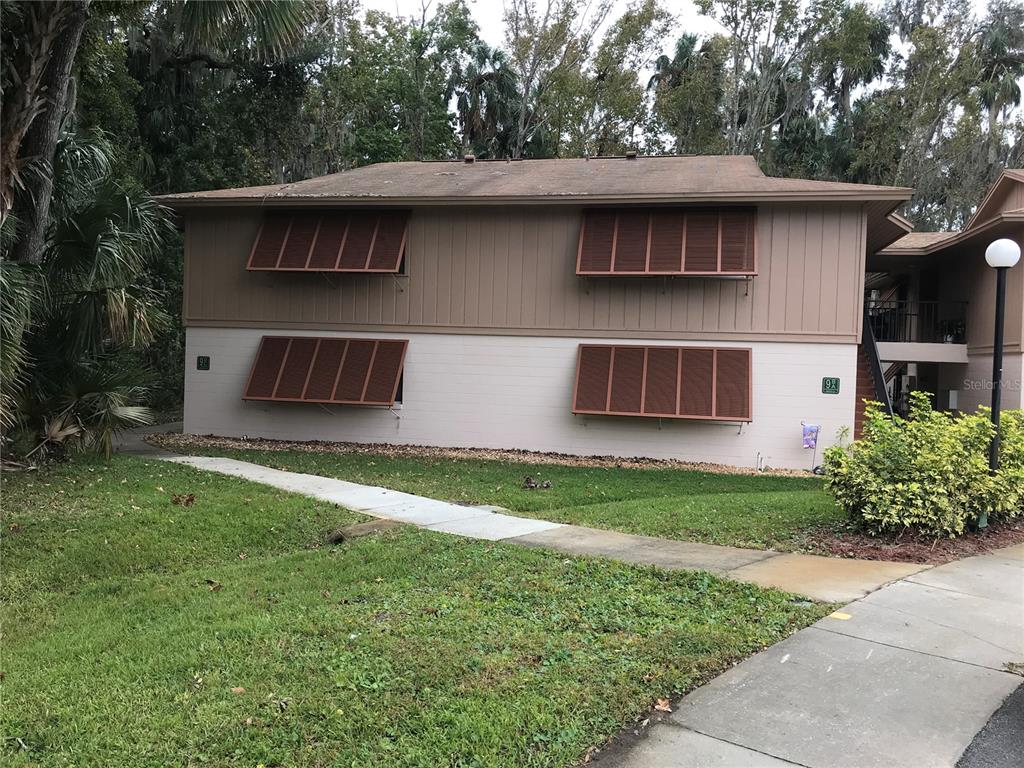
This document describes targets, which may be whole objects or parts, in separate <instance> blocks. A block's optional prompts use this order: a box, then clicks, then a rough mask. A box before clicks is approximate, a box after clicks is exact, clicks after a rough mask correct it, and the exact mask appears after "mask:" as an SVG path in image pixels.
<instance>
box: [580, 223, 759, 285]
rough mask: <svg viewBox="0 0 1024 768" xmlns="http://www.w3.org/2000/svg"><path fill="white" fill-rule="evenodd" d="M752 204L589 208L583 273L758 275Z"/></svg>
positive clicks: (583, 230) (582, 242) (582, 243)
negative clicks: (745, 205) (744, 205)
mask: <svg viewBox="0 0 1024 768" xmlns="http://www.w3.org/2000/svg"><path fill="white" fill-rule="evenodd" d="M754 226H755V209H753V208H592V209H588V210H586V211H584V213H583V225H582V227H581V229H580V239H579V247H578V254H577V261H576V274H578V275H619V276H623V275H634V276H642V275H692V276H700V275H708V276H714V275H753V274H755V273H756V270H757V265H756V255H755V230H754Z"/></svg>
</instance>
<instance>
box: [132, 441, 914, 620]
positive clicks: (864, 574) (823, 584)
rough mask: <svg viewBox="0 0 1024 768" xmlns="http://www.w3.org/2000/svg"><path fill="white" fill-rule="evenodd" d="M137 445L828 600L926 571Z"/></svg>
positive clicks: (432, 515) (535, 540) (512, 534)
mask: <svg viewBox="0 0 1024 768" xmlns="http://www.w3.org/2000/svg"><path fill="white" fill-rule="evenodd" d="M139 450H140V451H141V452H142V455H145V456H147V457H151V458H161V459H165V460H168V461H174V462H177V463H179V464H186V465H188V466H191V467H195V468H197V469H204V470H207V471H210V472H219V473H221V474H225V475H232V476H234V477H241V478H244V479H246V480H250V481H252V482H256V483H263V484H265V485H271V486H274V487H275V488H281V489H282V490H286V491H292V492H294V493H300V494H303V495H306V496H310V497H312V498H316V499H320V500H322V501H328V502H331V503H333V504H339V505H341V506H343V507H347V508H349V509H353V510H356V511H358V512H362V513H364V514H367V515H370V516H372V517H379V518H383V519H387V520H397V521H399V522H402V523H408V524H410V525H416V526H419V527H420V528H426V529H428V530H431V531H439V532H441V533H450V534H454V535H456V536H467V537H470V538H475V539H486V540H489V541H507V542H510V543H513V544H519V545H522V546H530V547H543V548H546V549H556V550H559V551H562V552H567V553H570V554H574V555H590V556H598V557H608V558H611V559H615V560H622V561H625V562H630V563H638V564H644V565H654V566H658V567H660V568H668V569H698V570H707V571H713V572H715V573H718V574H720V575H722V576H727V577H728V578H732V579H737V580H739V581H749V582H752V583H755V584H759V585H761V586H766V587H776V588H778V589H783V590H786V591H788V592H794V593H796V594H800V595H805V596H807V597H810V598H812V599H814V600H822V601H826V602H847V601H849V600H855V599H856V598H858V597H862V596H864V595H866V594H868V593H869V592H871V591H873V590H875V589H877V588H878V587H880V586H882V585H883V584H888V583H889V582H891V581H894V580H896V579H900V578H903V577H905V576H908V575H910V574H912V573H917V572H919V571H921V570H923V569H924V568H925V566H922V565H915V564H912V563H888V562H881V561H877V560H848V559H839V558H832V557H817V556H814V555H798V554H783V553H779V552H771V551H762V550H756V549H740V548H737V547H722V546H716V545H713V544H701V543H697V542H690V541H672V540H667V539H657V538H652V537H650V536H636V535H633V534H628V533H620V532H618V531H606V530H597V529H594V528H585V527H582V526H577V525H563V524H561V523H552V522H548V521H546V520H535V519H532V518H525V517H516V516H515V515H511V514H505V512H506V510H497V509H496V508H494V507H486V506H483V507H471V506H464V505H460V504H453V503H450V502H446V501H438V500H436V499H428V498H424V497H422V496H415V495H413V494H411V493H402V492H400V491H392V490H389V489H387V488H379V487H375V486H367V485H359V484H356V483H349V482H346V481H344V480H335V479H333V478H329V477H321V476H319V475H307V474H302V473H298V472H285V471H282V470H279V469H272V468H270V467H265V466H263V465H260V464H253V463H251V462H247V461H237V460H235V459H226V458H219V457H213V456H179V455H175V454H171V453H167V452H159V449H155V450H157V452H156V453H154V452H153V451H154V449H153V447H152V446H148V445H146V448H140V449H139ZM126 452H129V453H130V452H133V451H132V448H131V447H130V446H128V447H127V448H126Z"/></svg>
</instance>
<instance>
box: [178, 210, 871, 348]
mask: <svg viewBox="0 0 1024 768" xmlns="http://www.w3.org/2000/svg"><path fill="white" fill-rule="evenodd" d="M580 218H581V209H580V208H578V207H575V206H548V207H543V208H541V207H534V208H525V207H506V208H490V207H488V208H430V209H419V210H417V211H415V212H414V213H413V216H412V219H411V223H410V233H409V236H410V237H409V247H408V253H407V258H406V271H407V274H406V275H403V276H398V277H395V276H392V275H324V274H296V273H291V274H285V273H249V272H246V270H245V264H246V261H247V258H248V255H249V249H250V247H251V245H252V242H253V239H254V238H255V236H256V232H257V228H258V227H259V221H260V213H259V211H258V210H252V209H243V208H235V209H231V208H218V209H216V210H207V211H198V210H197V211H195V212H192V213H190V214H189V215H188V217H187V222H186V285H185V289H186V295H185V321H186V324H187V325H188V326H190V327H198V326H218V325H219V326H226V327H232V326H235V327H237V326H251V327H277V328H291V329H312V330H320V329H334V330H345V329H363V330H371V329H372V330H389V329H396V328H401V329H409V330H417V331H426V332H461V333H487V334H494V333H500V334H525V335H535V336H540V335H559V334H565V333H571V334H573V335H579V336H584V337H599V336H602V335H606V334H613V335H615V337H616V338H681V339H687V340H695V339H708V340H732V339H735V340H743V339H756V338H765V339H775V340H787V341H821V342H846V343H850V342H856V341H857V340H858V338H859V332H860V328H861V312H862V308H861V301H862V299H861V297H862V294H863V281H864V243H865V217H864V215H863V212H862V208H861V206H860V204H828V205H818V206H815V205H806V204H799V205H798V204H786V205H783V204H778V205H763V206H761V207H760V208H759V212H758V225H757V233H758V236H757V237H758V239H757V247H758V266H759V273H758V275H757V276H756V277H755V278H753V279H752V280H751V281H749V283H748V282H747V281H744V280H737V279H720V278H718V279H715V278H692V277H690V278H674V279H663V278H621V277H609V278H604V277H602V278H595V277H591V278H581V277H578V276H577V275H576V274H575V262H576V248H577V237H578V233H579V226H580Z"/></svg>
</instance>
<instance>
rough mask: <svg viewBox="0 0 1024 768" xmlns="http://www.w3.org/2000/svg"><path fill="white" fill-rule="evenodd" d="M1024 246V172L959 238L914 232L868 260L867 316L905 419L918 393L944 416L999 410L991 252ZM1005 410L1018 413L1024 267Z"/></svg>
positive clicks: (1015, 285) (1004, 185)
mask: <svg viewBox="0 0 1024 768" xmlns="http://www.w3.org/2000/svg"><path fill="white" fill-rule="evenodd" d="M1003 237H1005V238H1009V239H1011V240H1015V241H1016V242H1017V243H1018V244H1024V170H1020V169H1019V170H1013V169H1011V170H1006V171H1004V172H1003V173H1002V174H1001V175H1000V177H999V178H998V179H997V180H996V182H995V184H993V186H992V188H991V189H990V190H989V191H988V194H986V196H985V198H984V199H983V200H982V201H980V204H979V206H978V208H977V209H976V210H975V212H974V215H973V216H972V217H971V219H970V220H969V221H968V222H967V225H966V226H965V227H964V229H963V230H962V231H959V232H912V233H910V234H908V235H905V236H904V237H902V238H900V239H899V240H897V241H896V242H894V243H892V244H891V245H888V246H886V247H885V248H882V249H880V250H878V251H877V252H875V253H869V254H868V262H867V268H868V276H867V311H868V314H869V317H870V322H871V327H872V329H873V332H874V337H875V339H876V340H877V348H878V353H879V356H880V358H881V359H882V361H883V365H882V368H883V371H884V373H883V376H884V378H885V381H886V387H887V389H888V390H889V392H890V395H891V397H892V400H893V402H894V404H895V405H896V407H897V409H899V408H900V404H901V401H902V402H905V397H904V396H905V395H906V393H908V392H909V391H911V390H914V389H923V390H927V391H929V392H932V393H934V394H935V403H936V405H937V407H939V408H943V409H948V410H953V411H956V410H959V411H965V412H970V411H974V410H975V409H976V408H977V407H978V406H979V405H988V404H989V403H990V402H991V387H992V342H993V336H994V333H993V331H994V329H995V287H996V284H995V275H994V273H993V270H992V269H991V268H990V267H989V266H988V265H987V264H986V262H985V249H986V247H988V245H989V244H990V243H991V242H992V241H993V240H996V239H998V238H1003ZM1004 334H1005V340H1004V346H1003V349H1004V361H1003V362H1004V365H1003V407H1005V408H1020V407H1021V405H1022V401H1021V383H1022V381H1024V354H1022V346H1021V342H1022V339H1024V266H1018V267H1016V268H1014V269H1011V270H1010V271H1009V273H1008V274H1007V289H1006V322H1005V326H1004Z"/></svg>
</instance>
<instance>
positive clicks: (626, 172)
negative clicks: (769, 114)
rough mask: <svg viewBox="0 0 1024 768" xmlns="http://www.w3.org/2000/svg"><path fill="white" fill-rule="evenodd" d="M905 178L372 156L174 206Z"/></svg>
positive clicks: (639, 197) (697, 190) (746, 163)
mask: <svg viewBox="0 0 1024 768" xmlns="http://www.w3.org/2000/svg"><path fill="white" fill-rule="evenodd" d="M911 191H912V190H910V189H908V188H905V187H882V186H875V185H870V184H845V183H840V182H831V181H809V180H805V179H780V178H773V177H770V176H765V175H764V173H762V172H761V169H760V168H759V167H758V165H757V163H756V162H755V161H754V158H753V157H749V156H742V155H741V156H737V155H732V156H727V155H701V156H658V157H638V158H635V159H627V158H621V157H597V158H591V159H589V160H588V159H582V158H581V159H559V160H518V161H511V162H508V161H504V160H477V161H476V162H473V163H467V162H464V161H462V160H453V161H441V162H400V163H378V164H376V165H368V166H364V167H362V168H355V169H353V170H350V171H343V172H341V173H334V174H331V175H329V176H321V177H318V178H314V179H307V180H305V181H299V182H295V183H292V184H280V185H269V186H262V187H244V188H240V189H219V190H211V191H208V192H185V193H181V194H176V195H165V196H163V197H161V198H159V199H160V200H161V201H162V202H164V203H166V204H168V205H172V206H182V207H185V206H190V205H201V204H217V203H222V204H232V203H233V204H267V203H271V204H273V203H297V202H305V203H310V202H313V203H330V202H353V203H355V202H363V203H365V202H380V203H401V204H417V203H420V204H431V203H442V202H464V203H494V202H506V201H507V202H541V201H543V202H553V201H566V202H569V201H581V200H582V201H593V202H601V201H604V202H617V201H659V200H662V201H676V200H679V201H683V200H708V201H714V200H744V201H751V200H771V199H781V200H820V199H823V198H837V199H853V200H893V201H899V200H906V199H909V197H910V194H911Z"/></svg>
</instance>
